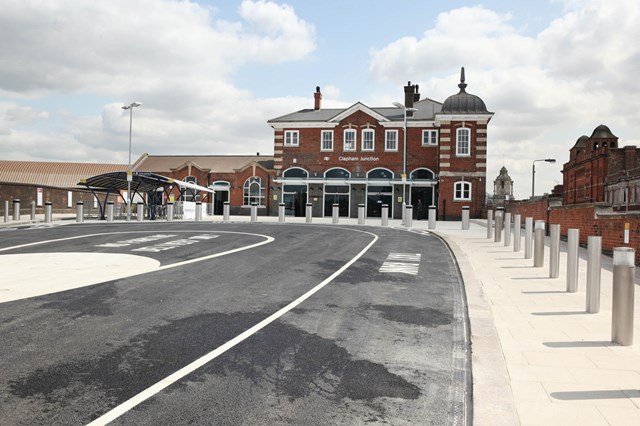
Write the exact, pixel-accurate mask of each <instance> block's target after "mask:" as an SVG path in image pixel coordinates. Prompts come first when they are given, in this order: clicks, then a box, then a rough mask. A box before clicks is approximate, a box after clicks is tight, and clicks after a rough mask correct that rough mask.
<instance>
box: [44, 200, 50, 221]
mask: <svg viewBox="0 0 640 426" xmlns="http://www.w3.org/2000/svg"><path fill="white" fill-rule="evenodd" d="M44 223H51V201H47V202H46V203H44Z"/></svg>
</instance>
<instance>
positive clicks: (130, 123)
mask: <svg viewBox="0 0 640 426" xmlns="http://www.w3.org/2000/svg"><path fill="white" fill-rule="evenodd" d="M139 106H142V104H141V103H140V102H131V103H130V104H129V105H125V106H123V107H122V109H128V110H129V163H128V166H127V222H131V180H132V179H133V175H132V173H131V130H132V129H133V109H134V108H135V107H139Z"/></svg>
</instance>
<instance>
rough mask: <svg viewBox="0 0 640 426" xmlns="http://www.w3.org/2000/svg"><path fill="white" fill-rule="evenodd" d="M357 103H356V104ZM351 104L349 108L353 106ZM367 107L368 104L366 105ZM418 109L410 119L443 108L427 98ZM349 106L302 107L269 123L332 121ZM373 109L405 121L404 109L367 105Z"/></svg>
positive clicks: (429, 117) (424, 117) (428, 117)
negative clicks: (316, 108)
mask: <svg viewBox="0 0 640 426" xmlns="http://www.w3.org/2000/svg"><path fill="white" fill-rule="evenodd" d="M354 105H355V104H354ZM352 107H353V105H352V106H350V107H349V108H352ZM365 107H366V106H365ZM413 107H414V108H417V109H418V111H416V112H414V113H413V118H407V120H408V121H417V120H433V119H434V117H435V114H437V113H439V112H440V110H441V109H442V104H441V103H440V102H437V101H434V100H432V99H429V98H425V99H423V100H420V101H418V102H416V103H415V104H414V105H413ZM349 108H327V109H318V110H315V109H301V110H300V111H296V112H293V113H291V114H286V115H283V116H281V117H277V118H272V119H271V120H269V121H267V123H297V122H318V123H324V122H328V121H331V119H332V118H334V117H335V116H337V115H339V114H341V113H342V112H344V111H346V110H348V109H349ZM366 108H369V109H371V110H372V111H374V112H376V113H378V114H380V115H382V116H384V117H385V118H386V119H388V120H389V121H403V120H404V113H403V111H402V109H400V108H396V107H373V108H370V107H366Z"/></svg>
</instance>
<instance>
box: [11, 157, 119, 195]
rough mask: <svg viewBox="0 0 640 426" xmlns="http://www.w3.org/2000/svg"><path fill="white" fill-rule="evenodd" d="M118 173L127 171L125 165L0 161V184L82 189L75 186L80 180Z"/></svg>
mask: <svg viewBox="0 0 640 426" xmlns="http://www.w3.org/2000/svg"><path fill="white" fill-rule="evenodd" d="M118 171H127V165H126V164H96V163H67V162H46V161H42V162H40V161H12V160H0V182H2V183H14V184H26V185H42V186H49V187H54V188H78V187H82V186H79V185H77V183H78V182H80V181H81V180H82V179H87V178H89V177H91V176H95V175H99V174H102V173H109V172H118Z"/></svg>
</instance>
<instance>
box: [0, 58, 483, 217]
mask: <svg viewBox="0 0 640 426" xmlns="http://www.w3.org/2000/svg"><path fill="white" fill-rule="evenodd" d="M466 87H467V85H466V83H465V74H464V68H463V69H462V70H461V73H460V83H459V84H458V88H459V90H458V93H455V94H453V95H452V96H449V97H448V98H447V99H445V101H444V102H443V103H440V102H437V101H434V100H432V99H429V98H424V99H421V96H420V93H419V88H418V85H412V84H411V82H409V83H408V84H407V85H406V86H405V87H404V104H400V103H395V104H394V106H386V107H370V106H367V105H365V104H363V103H361V102H356V103H355V104H353V105H352V106H350V107H348V108H339V109H335V108H322V93H321V91H320V88H319V87H317V88H316V91H315V93H314V94H313V95H314V97H313V102H312V105H313V108H309V109H302V110H299V111H295V112H292V113H290V114H286V115H283V116H281V117H277V118H273V119H271V120H269V121H268V122H267V123H268V124H269V125H270V126H271V127H272V128H273V130H274V136H273V147H274V149H273V156H265V155H259V154H258V155H255V156H237V155H236V156H220V155H200V156H189V155H168V156H159V155H148V154H144V155H143V156H142V157H140V158H139V159H138V160H137V161H136V162H135V163H134V165H133V166H132V168H133V170H134V172H152V173H156V174H160V175H163V176H167V177H170V178H174V179H179V180H182V181H186V182H192V183H196V184H197V185H200V186H206V187H208V188H210V189H213V191H214V193H213V194H211V193H204V192H203V193H193V192H190V191H186V192H183V193H179V192H178V189H176V188H173V189H171V191H173V192H174V193H173V194H171V192H167V191H165V192H164V193H163V198H164V199H163V202H166V201H167V200H168V199H170V198H173V199H174V200H176V201H180V200H184V201H197V200H199V201H201V202H203V203H209V204H212V205H213V212H214V214H222V208H223V204H224V202H229V205H230V210H231V214H246V215H248V214H250V206H251V205H252V204H254V203H256V204H257V205H258V214H259V215H271V216H275V215H277V214H278V206H279V204H280V203H284V204H285V211H286V213H287V214H288V215H295V216H304V215H305V205H306V204H307V203H310V204H311V206H312V213H313V216H315V217H321V216H331V214H332V206H333V204H334V203H337V204H338V205H339V213H340V215H341V216H345V217H347V216H348V217H357V214H358V205H360V204H364V205H365V209H366V210H365V211H366V214H367V217H379V216H380V215H381V212H382V209H381V206H382V204H387V205H388V206H389V209H388V212H389V215H390V216H391V217H394V218H400V217H401V216H402V205H403V202H404V203H406V204H408V205H412V206H413V215H414V218H415V219H424V218H426V217H427V214H428V208H429V206H431V205H433V206H436V208H437V216H438V219H439V220H456V219H459V218H460V217H461V215H462V213H461V212H462V207H463V206H468V207H469V210H470V216H471V217H481V216H482V214H483V211H484V209H485V199H486V191H485V187H486V170H487V126H488V123H489V121H490V120H491V118H492V116H493V113H492V112H489V111H488V110H487V108H486V106H485V103H484V102H483V101H482V99H480V98H479V97H478V96H475V95H472V94H470V93H467V92H466ZM310 104H311V102H310ZM405 131H406V132H405ZM405 141H406V145H405ZM0 163H2V161H0ZM15 163H16V162H12V165H11V166H12V167H13V168H15V167H18V168H20V165H19V164H18V166H16V164H15ZM18 163H20V162H18ZM23 163H24V167H25V168H31V169H33V168H35V169H38V167H37V163H35V166H34V163H32V162H23ZM43 164H44V163H43ZM1 165H2V164H0V166H1ZM121 169H122V167H119V168H118V170H121ZM14 175H15V173H14ZM89 177H90V176H80V175H78V176H74V177H70V179H71V180H73V179H77V180H76V182H80V180H82V179H86V178H89ZM71 180H70V182H68V183H67V186H66V187H65V188H62V189H64V190H65V191H67V192H68V191H79V192H82V191H83V190H85V189H83V188H82V187H81V186H80V185H75V183H72V182H71ZM11 184H23V185H22V187H21V194H22V198H23V202H24V201H26V202H28V198H29V192H28V189H25V187H24V183H21V182H7V181H6V179H4V178H3V175H2V170H1V168H0V197H2V198H7V197H11V194H10V192H11V190H12V189H11V188H12V187H11ZM30 184H31V185H32V186H33V185H36V186H37V183H33V182H31V183H30ZM27 186H28V185H27ZM33 190H34V199H35V188H33ZM25 191H26V192H25ZM25 194H26V195H25ZM63 194H64V193H63ZM141 195H142V198H145V199H147V198H148V194H146V195H145V194H141ZM76 198H77V197H76ZM212 198H213V199H212ZM54 207H55V206H54Z"/></svg>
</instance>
